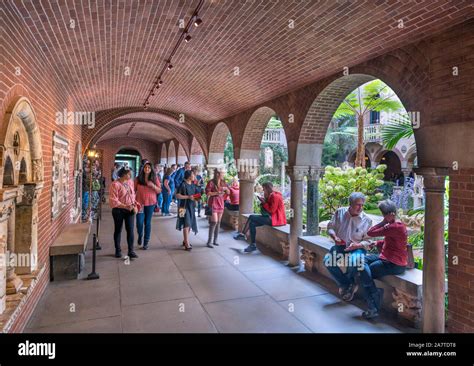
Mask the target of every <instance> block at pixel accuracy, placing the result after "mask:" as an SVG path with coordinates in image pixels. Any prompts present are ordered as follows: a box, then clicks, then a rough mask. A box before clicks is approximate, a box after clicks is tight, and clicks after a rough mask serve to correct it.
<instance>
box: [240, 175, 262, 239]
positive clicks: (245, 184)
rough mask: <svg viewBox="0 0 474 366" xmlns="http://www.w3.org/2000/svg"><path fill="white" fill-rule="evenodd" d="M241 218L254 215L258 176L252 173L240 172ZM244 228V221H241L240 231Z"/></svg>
mask: <svg viewBox="0 0 474 366" xmlns="http://www.w3.org/2000/svg"><path fill="white" fill-rule="evenodd" d="M238 174H239V186H240V189H239V216H240V215H243V214H253V200H254V192H255V178H256V176H257V174H251V172H246V171H243V172H239V173H238ZM242 228H243V222H242V220H239V231H240V230H242Z"/></svg>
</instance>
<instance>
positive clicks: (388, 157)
mask: <svg viewBox="0 0 474 366" xmlns="http://www.w3.org/2000/svg"><path fill="white" fill-rule="evenodd" d="M380 164H385V165H387V169H386V170H385V172H384V180H385V181H391V182H394V183H397V182H398V184H397V185H403V173H402V163H401V161H400V158H399V157H398V155H397V154H396V153H395V152H393V151H386V152H384V153H383V155H382V156H381V158H380Z"/></svg>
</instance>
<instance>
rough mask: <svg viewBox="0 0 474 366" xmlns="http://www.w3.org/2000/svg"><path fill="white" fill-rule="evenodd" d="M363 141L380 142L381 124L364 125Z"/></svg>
mask: <svg viewBox="0 0 474 366" xmlns="http://www.w3.org/2000/svg"><path fill="white" fill-rule="evenodd" d="M364 141H365V142H381V141H382V129H381V124H380V123H377V124H373V125H369V126H365V127H364Z"/></svg>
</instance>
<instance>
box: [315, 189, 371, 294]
mask: <svg viewBox="0 0 474 366" xmlns="http://www.w3.org/2000/svg"><path fill="white" fill-rule="evenodd" d="M364 204H365V195H364V194H362V193H360V192H354V193H351V195H350V196H349V207H341V208H339V209H338V210H337V211H336V212H335V213H334V216H333V217H332V219H331V221H330V222H329V224H328V235H329V236H330V237H331V238H332V239H333V240H334V243H335V245H334V246H333V247H332V248H331V249H329V253H328V254H326V255H325V256H324V261H323V263H324V265H325V266H326V268H327V269H328V271H329V273H330V274H331V275H332V277H333V278H334V280H335V281H336V283H337V285H338V286H339V294H340V295H341V296H342V299H343V300H345V301H351V300H352V299H353V297H354V294H355V292H356V291H357V289H358V286H357V284H356V282H355V275H356V274H357V270H359V271H362V270H363V269H364V257H365V253H366V250H365V246H366V245H369V242H368V241H364V242H363V240H364V239H366V238H368V236H367V231H368V230H369V229H370V227H371V226H372V220H371V219H370V217H368V216H367V215H366V214H365V213H364V212H363V208H364ZM341 265H342V266H344V267H346V273H343V272H342V270H341V269H340V268H339V266H341Z"/></svg>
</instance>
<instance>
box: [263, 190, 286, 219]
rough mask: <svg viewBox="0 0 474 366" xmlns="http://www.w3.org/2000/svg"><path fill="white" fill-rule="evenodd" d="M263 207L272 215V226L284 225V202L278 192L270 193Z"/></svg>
mask: <svg viewBox="0 0 474 366" xmlns="http://www.w3.org/2000/svg"><path fill="white" fill-rule="evenodd" d="M263 208H264V209H265V210H267V211H268V212H269V213H270V214H271V215H272V226H282V225H286V214H285V204H284V203H283V196H282V195H281V193H280V192H272V193H270V196H268V198H267V200H266V201H265V203H264V204H263Z"/></svg>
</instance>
